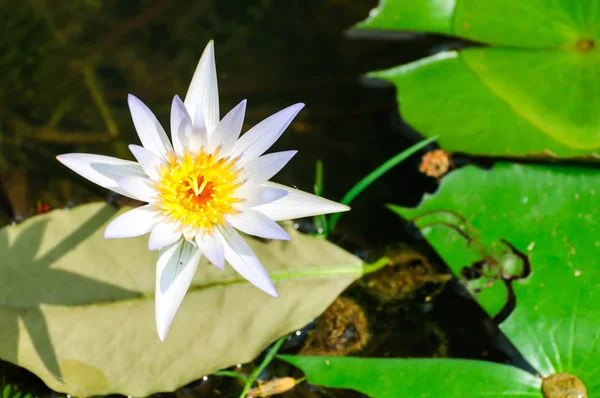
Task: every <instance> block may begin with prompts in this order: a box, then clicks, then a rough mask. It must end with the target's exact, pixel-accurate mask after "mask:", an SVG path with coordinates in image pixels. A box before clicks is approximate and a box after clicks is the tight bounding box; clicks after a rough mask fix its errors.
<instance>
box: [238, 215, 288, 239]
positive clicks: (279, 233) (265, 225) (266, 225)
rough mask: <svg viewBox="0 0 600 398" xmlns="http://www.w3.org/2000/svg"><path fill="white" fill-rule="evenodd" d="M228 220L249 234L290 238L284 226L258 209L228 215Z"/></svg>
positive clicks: (273, 237) (267, 237)
mask: <svg viewBox="0 0 600 398" xmlns="http://www.w3.org/2000/svg"><path fill="white" fill-rule="evenodd" d="M227 222H228V223H229V225H231V226H232V227H234V228H236V229H239V230H240V231H242V232H244V233H246V234H248V235H254V236H258V237H259V238H265V239H280V240H290V239H291V238H290V236H289V235H288V233H287V232H285V230H284V229H283V228H281V227H280V226H279V224H277V223H276V222H275V221H273V220H271V219H270V218H269V217H267V216H265V215H264V214H262V213H259V212H257V211H254V210H251V209H246V210H244V211H242V212H240V213H238V214H230V215H228V216H227Z"/></svg>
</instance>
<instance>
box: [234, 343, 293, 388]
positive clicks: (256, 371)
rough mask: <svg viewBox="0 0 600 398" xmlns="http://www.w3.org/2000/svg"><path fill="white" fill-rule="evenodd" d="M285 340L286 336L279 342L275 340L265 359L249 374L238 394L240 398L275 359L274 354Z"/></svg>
mask: <svg viewBox="0 0 600 398" xmlns="http://www.w3.org/2000/svg"><path fill="white" fill-rule="evenodd" d="M286 338H287V335H285V336H282V337H280V338H279V340H277V341H276V342H275V344H273V347H271V349H270V350H269V352H268V353H267V355H265V359H263V361H262V363H261V364H260V365H259V366H258V367H257V368H255V369H254V370H253V371H252V373H250V376H249V377H248V380H247V381H246V385H245V386H244V389H243V390H242V393H241V394H240V398H246V394H247V393H248V390H250V387H252V384H254V382H255V381H256V378H257V377H258V375H260V374H261V373H262V371H263V370H265V368H266V367H267V366H268V365H269V364H270V363H271V361H272V360H273V358H274V357H275V354H277V351H279V348H280V347H281V345H282V344H283V342H284V341H285V339H286Z"/></svg>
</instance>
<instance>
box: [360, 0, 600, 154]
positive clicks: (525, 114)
mask: <svg viewBox="0 0 600 398" xmlns="http://www.w3.org/2000/svg"><path fill="white" fill-rule="evenodd" d="M599 8H600V0H589V1H585V2H579V1H576V2H572V1H555V2H547V1H542V0H533V1H531V0H530V1H506V0H488V1H484V2H482V1H480V0H423V1H418V2H410V1H403V0H381V2H380V4H379V7H378V8H377V9H375V10H373V11H372V12H371V15H370V17H369V18H368V19H367V20H365V21H364V22H362V23H360V24H359V25H358V26H357V28H358V29H361V30H362V29H374V30H381V29H383V30H423V31H426V32H431V33H441V34H445V35H454V36H458V37H460V38H462V39H465V40H468V41H470V42H477V43H481V44H482V45H483V46H480V45H479V44H478V45H477V46H475V47H473V46H471V48H466V49H464V50H460V51H457V52H456V51H446V52H441V53H438V54H435V55H433V56H430V57H428V58H425V59H421V60H419V61H416V62H413V63H410V64H408V65H404V66H400V67H396V68H392V69H389V70H385V71H381V72H375V73H372V76H374V77H379V78H383V79H385V80H388V81H390V82H392V83H393V84H395V85H396V86H397V88H398V94H397V95H398V101H399V104H400V111H401V113H402V115H403V117H404V118H405V119H406V121H407V122H408V123H409V124H411V125H412V126H413V127H414V128H415V129H417V130H419V131H420V132H422V133H423V134H424V135H426V136H438V137H439V140H438V142H439V143H440V145H441V146H442V147H443V148H444V149H446V150H448V151H453V152H464V153H469V154H477V155H488V156H490V155H491V156H518V157H524V156H534V157H554V156H556V157H561V158H568V157H595V158H597V157H598V156H599V155H600V113H598V112H597V111H596V110H597V109H598V108H600V95H598V93H599V92H600V79H599V78H598V77H599V74H598V70H600V68H599V66H600V46H599V45H598V43H600V41H599V40H600V29H599V28H598V26H600V23H599V21H600V20H599V19H598V18H600V13H599V12H597V10H598V9H599ZM432 115H435V117H432ZM448 126H453V128H451V129H450V128H448Z"/></svg>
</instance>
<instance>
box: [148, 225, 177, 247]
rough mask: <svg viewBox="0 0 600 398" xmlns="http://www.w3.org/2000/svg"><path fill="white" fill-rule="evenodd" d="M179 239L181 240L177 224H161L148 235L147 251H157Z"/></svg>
mask: <svg viewBox="0 0 600 398" xmlns="http://www.w3.org/2000/svg"><path fill="white" fill-rule="evenodd" d="M179 238H181V229H180V228H179V225H178V224H176V223H174V222H161V223H159V224H157V225H156V226H155V227H154V229H153V230H152V233H151V234H150V239H148V249H149V250H157V249H160V248H161V247H165V246H169V245H171V244H173V243H175V242H177V241H178V240H179Z"/></svg>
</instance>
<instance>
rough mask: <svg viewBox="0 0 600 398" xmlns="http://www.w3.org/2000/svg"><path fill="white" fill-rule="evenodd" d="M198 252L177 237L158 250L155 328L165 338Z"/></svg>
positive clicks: (198, 257)
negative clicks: (169, 244)
mask: <svg viewBox="0 0 600 398" xmlns="http://www.w3.org/2000/svg"><path fill="white" fill-rule="evenodd" d="M200 257H201V253H200V250H198V248H196V247H195V246H194V245H193V244H191V243H189V242H187V241H184V240H180V241H179V242H177V243H175V244H173V245H171V246H169V247H166V248H164V249H162V250H160V252H159V258H158V263H157V264H156V299H155V300H156V302H155V306H156V330H157V332H158V337H159V338H160V340H161V341H165V338H166V337H167V332H168V331H169V328H170V327H171V322H172V321H173V318H174V317H175V313H176V312H177V310H178V309H179V306H180V305H181V302H182V301H183V297H184V296H185V293H186V292H187V290H188V289H189V287H190V284H191V283H192V279H193V278H194V273H195V272H196V268H197V267H198V262H199V261H200Z"/></svg>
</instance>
